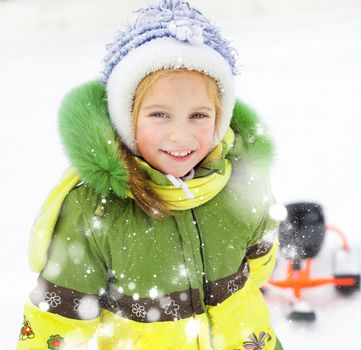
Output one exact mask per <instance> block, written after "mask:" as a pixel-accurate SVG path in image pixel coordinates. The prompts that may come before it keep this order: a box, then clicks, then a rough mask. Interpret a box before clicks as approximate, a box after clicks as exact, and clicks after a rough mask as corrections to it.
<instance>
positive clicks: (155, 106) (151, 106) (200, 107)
mask: <svg viewBox="0 0 361 350" xmlns="http://www.w3.org/2000/svg"><path fill="white" fill-rule="evenodd" d="M152 108H164V109H167V108H169V106H165V105H159V104H154V105H149V106H146V107H144V109H152ZM194 109H197V110H199V109H204V110H207V111H213V108H210V107H207V106H199V107H197V108H194Z"/></svg>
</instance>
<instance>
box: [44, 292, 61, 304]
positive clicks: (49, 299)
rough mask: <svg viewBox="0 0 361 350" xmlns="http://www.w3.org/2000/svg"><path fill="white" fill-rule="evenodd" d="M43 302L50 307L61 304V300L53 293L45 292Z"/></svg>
mask: <svg viewBox="0 0 361 350" xmlns="http://www.w3.org/2000/svg"><path fill="white" fill-rule="evenodd" d="M43 301H45V302H46V303H47V304H49V305H50V306H52V307H57V306H58V305H60V304H61V298H60V297H59V295H57V294H56V293H54V292H51V293H50V292H46V293H45V296H44V298H43Z"/></svg>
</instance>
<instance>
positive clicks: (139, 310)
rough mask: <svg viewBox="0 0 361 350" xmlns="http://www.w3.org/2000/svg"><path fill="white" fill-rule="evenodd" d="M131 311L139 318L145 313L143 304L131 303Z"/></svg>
mask: <svg viewBox="0 0 361 350" xmlns="http://www.w3.org/2000/svg"><path fill="white" fill-rule="evenodd" d="M132 312H133V314H135V315H136V316H138V317H141V318H144V317H145V314H146V312H145V308H144V306H142V305H139V304H138V303H136V304H133V305H132Z"/></svg>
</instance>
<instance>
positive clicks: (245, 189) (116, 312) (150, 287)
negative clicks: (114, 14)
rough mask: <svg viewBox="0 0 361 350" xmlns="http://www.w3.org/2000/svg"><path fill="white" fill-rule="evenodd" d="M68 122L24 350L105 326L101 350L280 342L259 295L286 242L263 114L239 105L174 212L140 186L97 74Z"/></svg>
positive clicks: (152, 175) (40, 232)
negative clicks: (161, 211)
mask: <svg viewBox="0 0 361 350" xmlns="http://www.w3.org/2000/svg"><path fill="white" fill-rule="evenodd" d="M59 121H60V130H61V135H62V138H63V143H64V147H65V150H66V152H67V154H68V156H69V158H70V161H71V165H72V167H71V169H70V170H69V171H68V172H67V173H66V174H65V175H64V177H63V179H62V180H61V182H60V183H59V184H58V185H57V186H56V187H55V188H54V190H53V191H52V192H51V193H50V195H49V197H48V198H47V200H46V202H45V203H44V205H43V207H42V209H41V212H40V214H39V217H38V219H37V220H36V223H35V225H34V229H33V232H32V237H31V241H30V252H29V255H30V260H31V261H30V263H31V266H32V268H33V270H35V271H37V272H39V278H38V285H37V286H36V288H35V289H34V290H33V291H32V292H31V294H30V296H29V299H28V300H27V302H26V304H25V315H24V322H23V325H22V328H21V332H20V336H19V342H18V347H17V349H65V350H67V349H87V347H88V345H87V344H88V341H89V339H91V338H92V337H93V335H94V334H95V332H96V334H97V342H98V348H99V349H136V350H138V349H147V350H148V349H149V350H151V349H157V350H158V349H162V350H163V349H172V350H174V349H179V350H181V349H182V350H183V349H194V350H196V349H207V350H208V349H216V350H218V349H219V350H221V349H222V350H223V349H233V350H235V349H265V350H273V349H275V348H276V340H277V339H276V335H275V333H274V330H273V329H272V327H271V325H270V320H269V312H268V309H267V306H266V304H265V301H264V300H263V296H262V293H261V291H260V289H259V288H260V287H261V286H262V284H263V283H265V282H266V280H267V278H268V276H269V275H270V273H271V271H272V269H273V266H274V262H275V252H276V248H277V240H276V233H277V227H278V223H277V221H275V220H274V219H272V217H271V216H270V214H269V211H270V210H269V209H270V207H271V206H272V205H274V204H275V202H274V198H273V196H272V192H271V189H270V184H269V177H268V170H269V164H270V162H271V158H272V146H271V143H270V141H269V139H268V138H267V137H266V136H265V135H264V132H263V130H262V128H261V126H260V124H259V121H258V118H257V116H256V115H255V114H254V112H252V111H251V110H250V109H249V108H248V107H246V106H245V105H244V104H243V103H241V102H240V101H239V100H237V101H236V104H235V107H234V111H233V118H232V123H231V129H230V130H229V132H228V133H227V137H225V139H224V140H223V141H222V143H221V144H220V145H219V146H217V147H216V149H215V150H214V151H213V152H212V153H211V155H210V156H209V157H207V158H206V159H205V160H204V161H203V162H202V164H201V165H200V166H199V167H198V168H197V169H196V173H195V178H194V179H192V180H189V181H186V183H188V184H189V188H190V189H191V190H194V191H195V192H197V191H198V192H199V193H200V195H199V196H198V201H193V202H192V200H187V199H185V198H179V203H180V204H179V207H178V208H176V209H175V210H174V211H173V215H172V216H170V217H168V218H165V219H163V220H155V219H153V218H151V217H150V216H148V215H147V214H145V213H144V212H143V211H142V210H141V209H140V208H139V207H138V206H137V204H136V202H135V201H134V200H133V198H132V196H131V193H129V190H128V183H127V176H128V175H127V174H128V173H127V169H126V166H125V164H124V162H122V160H121V158H120V157H119V153H118V151H117V147H118V145H117V142H119V141H118V140H117V138H116V134H115V131H114V129H113V128H112V126H111V124H110V121H109V117H108V114H107V102H106V93H105V90H104V88H103V86H102V85H101V84H100V83H99V82H98V81H95V82H91V83H87V84H84V85H82V86H80V87H79V88H77V89H75V90H73V91H72V92H70V93H69V94H68V95H67V96H66V98H65V99H64V101H63V104H62V107H61V110H60V119H59ZM139 164H140V165H141V168H142V171H144V173H145V174H146V177H147V178H148V181H149V182H150V183H151V185H152V187H153V188H158V189H160V190H161V191H162V193H163V194H162V195H163V196H164V198H165V199H167V198H168V197H167V196H168V193H169V196H170V197H171V193H173V194H174V193H175V192H172V191H174V190H175V188H174V186H172V184H171V183H170V182H169V180H168V179H167V178H166V177H165V176H164V175H163V174H162V173H160V172H158V171H157V170H155V169H153V168H151V167H150V166H149V165H147V164H146V163H144V162H141V161H140V163H139ZM177 193H178V192H177ZM170 197H169V198H170ZM173 197H174V196H173ZM176 201H177V200H176ZM35 250H36V253H34V251H35Z"/></svg>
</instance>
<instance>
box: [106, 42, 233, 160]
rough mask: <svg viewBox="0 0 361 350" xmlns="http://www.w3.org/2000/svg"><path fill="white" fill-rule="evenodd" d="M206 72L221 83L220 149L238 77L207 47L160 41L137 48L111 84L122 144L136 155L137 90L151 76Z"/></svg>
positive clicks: (112, 106)
mask: <svg viewBox="0 0 361 350" xmlns="http://www.w3.org/2000/svg"><path fill="white" fill-rule="evenodd" d="M181 67H185V68H187V69H189V70H196V71H200V72H204V73H205V74H207V75H209V76H210V77H212V78H214V79H215V80H216V81H217V84H218V87H219V89H220V93H221V104H222V116H221V120H220V124H219V125H220V127H219V133H218V135H217V136H215V138H214V140H213V146H215V145H217V144H218V143H219V142H220V140H222V138H223V137H224V135H225V134H226V131H227V129H228V127H229V125H230V121H231V118H232V111H233V107H234V103H235V89H234V76H233V74H232V71H231V67H230V65H229V63H228V62H227V61H226V60H225V59H224V58H223V56H222V55H220V54H219V53H218V52H217V51H216V50H214V49H212V48H211V47H209V46H207V45H204V44H202V45H199V46H194V45H191V44H189V43H187V42H181V41H178V40H175V39H173V38H167V37H163V38H158V39H154V40H151V41H148V42H146V43H144V44H143V45H141V46H139V47H136V48H133V49H132V50H131V51H130V52H129V53H128V54H127V55H126V56H125V57H124V58H123V59H122V60H121V61H120V62H119V63H118V64H117V65H116V66H115V67H114V69H113V71H112V73H111V74H110V76H109V79H108V82H107V98H108V108H109V115H110V119H111V121H112V124H113V126H114V127H115V129H116V131H117V133H118V135H119V136H120V138H121V140H122V142H124V143H125V144H126V145H127V147H128V148H129V149H130V150H131V151H132V152H133V153H134V154H136V155H139V152H138V150H137V147H136V143H135V139H134V130H133V121H132V108H133V106H132V104H133V98H134V95H135V92H136V89H137V87H138V85H139V83H140V82H141V80H142V79H143V78H144V77H145V76H146V75H148V74H150V73H152V72H155V71H157V70H160V69H167V68H181Z"/></svg>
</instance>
